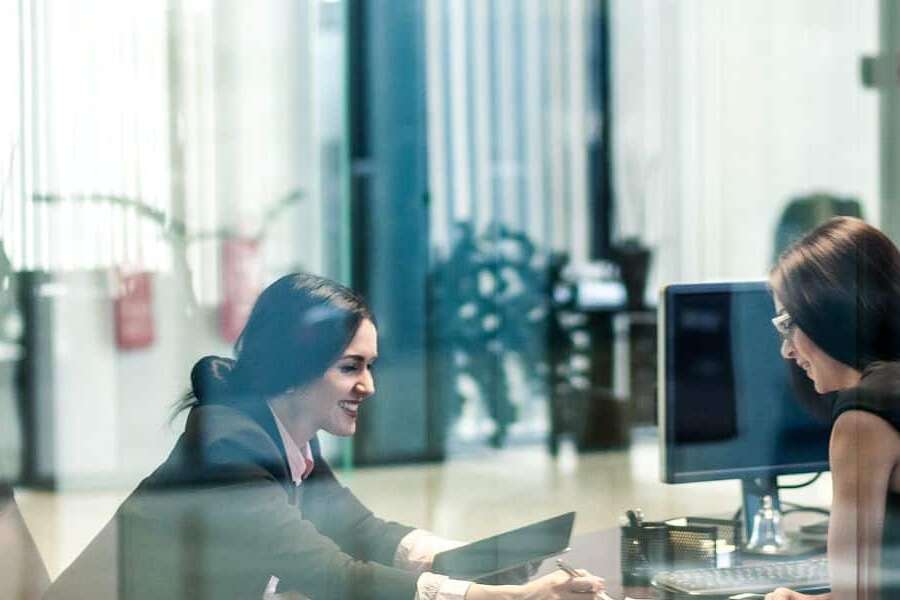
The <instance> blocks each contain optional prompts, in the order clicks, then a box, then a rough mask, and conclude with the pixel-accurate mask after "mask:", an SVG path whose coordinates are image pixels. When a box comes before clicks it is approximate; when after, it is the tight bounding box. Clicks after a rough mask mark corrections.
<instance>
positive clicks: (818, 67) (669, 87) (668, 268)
mask: <svg viewBox="0 0 900 600" xmlns="http://www.w3.org/2000/svg"><path fill="white" fill-rule="evenodd" d="M610 10H611V15H612V19H611V21H612V23H611V31H612V50H611V56H612V60H613V65H612V85H611V89H612V94H613V115H612V121H613V126H614V136H613V140H614V164H615V167H614V169H615V170H614V182H615V185H616V189H615V198H616V208H615V216H616V234H617V236H618V237H619V238H626V237H631V236H636V237H639V238H641V240H642V241H644V242H645V243H647V244H648V245H649V246H651V247H652V248H653V249H654V251H655V253H654V270H655V275H654V277H653V279H654V281H653V282H652V283H654V284H656V285H651V286H650V289H651V290H654V289H655V288H656V286H657V285H662V284H665V283H669V282H674V281H699V280H710V279H719V280H721V279H748V278H764V277H765V275H766V273H767V271H768V268H769V265H770V261H771V260H772V254H773V246H774V233H775V227H776V224H777V222H778V219H779V218H780V215H781V211H782V210H783V208H784V206H785V205H786V204H787V203H788V201H789V200H790V199H791V198H793V197H796V196H799V195H804V194H809V193H811V192H817V191H824V192H830V193H832V194H836V195H839V196H853V197H856V198H858V199H859V200H860V202H861V204H862V207H863V210H864V212H865V214H866V217H867V219H868V220H869V221H871V222H873V223H878V220H879V192H878V181H879V174H878V168H879V167H878V107H877V103H878V96H877V94H876V93H874V92H873V91H871V90H868V89H866V88H865V87H864V86H863V85H862V83H861V81H860V76H859V63H860V59H861V58H862V56H864V55H866V54H874V53H875V52H876V50H877V46H878V25H877V23H878V21H877V18H878V9H877V3H876V1H875V0H859V1H856V2H845V1H843V0H797V1H794V2H781V1H779V0H758V1H755V2H745V1H743V0H684V1H682V0H615V1H614V2H612V3H611V8H610Z"/></svg>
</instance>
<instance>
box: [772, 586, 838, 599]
mask: <svg viewBox="0 0 900 600" xmlns="http://www.w3.org/2000/svg"><path fill="white" fill-rule="evenodd" d="M829 598H831V594H816V595H810V594H801V593H800V592H795V591H794V590H789V589H787V588H778V589H776V590H775V591H774V592H769V593H768V594H766V600H828V599H829Z"/></svg>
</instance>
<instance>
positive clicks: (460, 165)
mask: <svg viewBox="0 0 900 600" xmlns="http://www.w3.org/2000/svg"><path fill="white" fill-rule="evenodd" d="M598 10H599V6H598V3H597V1H596V0H571V1H567V2H544V1H542V0H460V1H458V2H445V1H443V0H427V4H426V27H425V36H426V53H427V60H426V69H427V84H428V88H427V96H428V128H429V131H428V138H429V139H428V152H429V161H428V166H429V179H430V189H431V194H432V198H431V201H432V210H431V240H432V244H433V245H434V246H435V248H436V250H437V251H438V253H445V252H446V251H447V248H448V246H449V245H450V244H451V240H452V235H451V232H452V229H453V225H454V223H457V222H460V221H464V222H472V223H474V224H475V226H476V230H477V231H483V230H484V228H485V227H486V226H487V225H488V224H489V223H491V222H499V223H502V224H504V225H506V226H508V227H510V228H512V229H514V230H517V231H522V232H524V233H526V234H528V235H529V237H530V238H531V239H532V240H533V241H534V242H536V243H537V244H538V245H539V246H540V247H544V248H549V249H554V250H564V251H568V252H569V253H570V254H571V256H572V257H573V258H574V259H576V260H584V259H587V257H588V254H589V239H590V223H589V218H588V204H589V197H588V196H589V181H588V177H589V174H588V152H587V150H588V144H589V142H590V141H591V136H593V135H597V132H596V131H595V130H594V129H592V127H591V124H592V123H598V122H599V116H598V115H597V114H596V110H597V109H596V108H595V107H596V106H597V103H596V100H595V99H594V98H593V97H592V96H591V94H593V93H595V92H594V91H593V90H591V89H590V86H589V85H588V82H589V81H590V73H589V68H590V52H589V49H590V47H591V43H596V40H593V41H592V40H591V39H590V23H591V22H592V20H593V16H594V15H595V13H596V11H598Z"/></svg>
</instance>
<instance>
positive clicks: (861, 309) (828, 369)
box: [767, 217, 900, 600]
mask: <svg viewBox="0 0 900 600" xmlns="http://www.w3.org/2000/svg"><path fill="white" fill-rule="evenodd" d="M770 284H771V288H772V291H773V293H774V298H775V308H776V316H775V318H774V319H772V323H773V324H774V325H775V327H776V329H777V330H778V332H779V333H780V334H781V336H782V340H783V341H782V346H781V353H782V355H783V356H784V357H785V358H786V359H789V360H792V361H794V363H796V365H797V366H798V367H799V368H800V369H802V370H803V372H805V374H806V376H807V377H808V378H809V379H810V380H811V381H812V383H813V385H814V387H815V390H816V392H817V393H818V394H819V395H820V396H821V402H823V403H829V402H830V403H831V414H832V431H831V441H830V446H829V463H830V466H831V473H832V481H833V484H832V487H833V498H832V510H831V518H830V525H829V531H828V560H829V569H830V571H831V579H832V593H831V595H833V596H834V597H836V598H857V597H861V598H877V597H879V596H880V597H884V598H888V597H900V585H898V581H897V577H898V575H900V469H898V468H897V467H898V465H900V362H898V361H900V252H898V250H897V247H896V246H895V245H894V244H893V242H891V240H890V239H889V238H888V237H887V236H885V235H884V234H883V233H881V232H880V231H878V230H877V229H875V228H874V227H872V226H870V225H867V224H865V223H864V222H863V221H861V220H859V219H855V218H850V217H837V218H834V219H831V220H829V221H827V222H826V223H824V224H823V225H821V226H820V227H818V228H816V229H815V230H813V231H812V232H811V233H809V234H808V235H806V236H805V237H804V238H802V239H800V240H799V241H798V242H796V243H795V244H794V245H792V246H791V247H790V248H788V249H787V250H786V251H785V252H784V254H782V255H781V257H780V259H779V260H778V263H777V264H776V265H775V268H774V269H773V270H772V273H771V276H770ZM824 596H825V597H827V596H829V595H828V594H826V595H824ZM808 597H809V596H806V595H804V594H800V593H797V592H793V591H791V590H787V589H784V588H781V589H778V590H776V591H775V592H773V593H772V594H770V595H769V596H768V597H767V598H769V599H770V600H774V599H778V600H784V599H787V598H808Z"/></svg>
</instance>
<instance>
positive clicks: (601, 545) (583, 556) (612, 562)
mask: <svg viewBox="0 0 900 600" xmlns="http://www.w3.org/2000/svg"><path fill="white" fill-rule="evenodd" d="M619 537H620V533H619V528H618V527H617V528H615V529H603V530H601V531H597V532H594V533H586V534H583V535H579V536H575V537H574V538H572V546H571V548H572V549H571V550H570V551H569V552H567V553H566V554H564V555H562V556H561V558H563V559H564V560H565V561H566V562H567V563H569V564H570V565H572V566H573V567H576V568H579V569H587V570H588V571H590V572H591V574H593V575H597V576H598V577H602V578H604V579H605V580H606V591H607V592H609V595H610V596H612V597H613V598H615V599H616V600H621V599H622V598H624V597H625V596H626V595H627V596H630V597H632V598H655V597H656V594H655V592H654V589H653V588H652V587H630V586H629V587H628V588H623V587H622V567H621V562H620V560H619ZM554 570H556V559H551V560H545V561H544V564H543V565H541V568H540V570H539V571H538V575H546V574H547V573H550V572H552V571H554Z"/></svg>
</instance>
